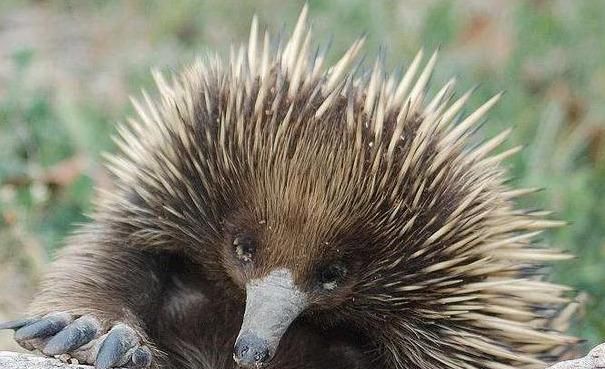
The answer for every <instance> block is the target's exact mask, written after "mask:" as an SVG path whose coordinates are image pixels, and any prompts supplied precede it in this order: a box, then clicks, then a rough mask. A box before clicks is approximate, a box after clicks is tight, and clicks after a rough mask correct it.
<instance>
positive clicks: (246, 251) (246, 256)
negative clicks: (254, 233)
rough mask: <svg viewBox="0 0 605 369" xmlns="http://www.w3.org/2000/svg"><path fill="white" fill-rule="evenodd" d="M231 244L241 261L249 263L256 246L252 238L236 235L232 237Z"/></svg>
mask: <svg viewBox="0 0 605 369" xmlns="http://www.w3.org/2000/svg"><path fill="white" fill-rule="evenodd" d="M233 246H234V247H235V255H236V256H237V258H238V259H240V260H241V261H242V262H243V263H249V262H251V261H252V257H253V256H254V252H255V251H256V246H255V244H254V240H252V238H250V237H248V236H237V237H235V238H234V239H233Z"/></svg>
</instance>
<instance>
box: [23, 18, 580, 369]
mask: <svg viewBox="0 0 605 369" xmlns="http://www.w3.org/2000/svg"><path fill="white" fill-rule="evenodd" d="M305 12H306V11H303V15H302V16H301V21H300V22H299V24H298V25H297V27H296V30H295V32H294V35H293V36H292V39H291V40H289V42H288V43H287V44H286V45H284V46H282V48H280V49H279V50H277V51H271V48H270V47H269V46H268V45H269V43H268V41H265V46H264V48H260V47H257V46H256V45H257V40H256V38H257V29H256V23H255V24H254V26H253V31H252V36H251V41H250V45H249V47H248V48H246V49H244V48H242V49H241V50H240V51H239V53H233V54H232V57H231V59H230V63H231V64H230V65H229V66H228V67H223V63H222V62H221V61H219V59H218V58H209V60H208V61H206V62H200V63H198V64H197V65H196V66H195V67H193V68H190V69H188V70H187V71H186V72H184V73H183V74H182V75H181V76H180V77H179V78H177V79H175V80H174V81H173V82H172V83H167V82H166V81H164V79H163V78H162V77H161V76H159V75H158V76H157V79H158V85H159V88H160V93H161V97H162V100H161V102H150V101H149V100H147V98H146V100H147V106H145V107H143V106H141V105H139V104H138V103H137V110H138V111H139V115H140V119H139V120H138V121H133V122H131V124H129V125H126V126H123V127H121V130H120V139H119V140H118V143H119V144H120V147H121V148H122V152H121V153H120V154H118V155H117V156H113V157H111V158H110V163H111V168H112V170H113V172H114V173H115V175H116V178H115V182H116V184H117V190H116V191H115V192H113V193H111V194H104V195H103V196H102V197H101V199H100V201H99V203H98V206H97V210H96V212H95V214H94V215H93V221H92V224H91V225H88V226H86V227H84V228H82V230H81V231H80V235H78V236H76V237H75V238H74V239H72V240H71V242H70V246H69V247H68V248H67V249H66V250H65V251H64V252H63V254H62V256H61V257H60V258H59V260H58V261H57V263H56V264H55V266H54V267H53V270H52V271H51V273H50V275H49V276H48V278H47V279H46V280H45V282H44V284H43V286H42V292H41V293H40V295H39V296H38V298H37V300H36V302H35V303H34V311H36V312H46V311H49V310H58V309H67V310H72V311H77V312H94V313H96V314H98V315H100V316H101V317H103V318H105V320H106V322H108V324H109V323H110V322H114V321H116V320H120V321H126V322H128V323H130V324H131V325H133V326H134V327H138V329H139V332H140V334H141V335H143V336H144V337H145V339H146V341H147V342H148V343H149V344H152V345H155V347H157V348H158V349H159V350H162V351H166V352H168V353H169V357H171V358H176V357H178V358H179V359H178V360H179V361H181V362H182V365H183V366H184V367H191V368H194V367H204V365H205V364H203V362H207V361H212V362H213V363H214V364H212V365H219V366H220V365H223V364H221V363H224V365H225V366H227V367H229V366H230V365H232V364H231V363H230V362H229V360H228V359H230V355H228V353H229V352H230V345H231V344H232V340H233V337H234V336H233V335H234V334H236V333H237V327H236V326H234V327H231V326H230V325H229V324H227V325H228V326H229V329H226V330H228V331H229V332H230V333H229V334H228V335H226V336H224V337H223V336H220V333H221V331H222V328H220V327H217V326H214V325H213V324H210V325H211V328H207V327H206V326H205V324H207V323H208V320H207V314H210V312H212V311H214V309H216V308H218V309H225V311H227V312H228V313H226V314H227V315H225V316H228V317H229V319H227V320H231V319H233V318H232V316H231V314H234V315H235V316H239V315H238V314H240V313H238V311H239V310H238V309H241V307H242V303H243V299H244V294H243V287H244V284H245V283H246V281H248V280H250V279H254V278H258V277H262V276H264V275H266V274H267V273H268V272H269V271H270V270H273V269H275V268H277V267H284V268H288V269H290V270H292V271H293V273H294V277H295V282H296V284H297V286H299V287H300V288H301V289H302V290H304V291H306V292H307V293H308V295H309V296H310V300H311V307H310V308H309V309H308V310H307V311H306V312H305V313H304V314H303V316H302V317H301V318H300V324H302V323H304V324H305V329H302V328H300V331H299V328H297V327H293V328H292V332H291V336H290V337H291V338H285V339H284V341H283V342H282V344H280V350H284V351H290V350H293V352H294V354H287V355H283V356H282V357H284V356H285V357H287V358H293V360H292V361H289V362H287V363H286V364H283V367H298V366H297V365H303V364H304V365H307V361H306V359H305V362H304V363H303V362H301V361H299V360H298V359H297V358H299V357H300V355H306V354H302V353H304V352H310V354H309V355H310V357H320V358H321V357H324V353H323V351H324V349H325V350H327V351H328V353H332V354H333V353H334V350H333V349H332V348H331V347H332V346H333V344H332V343H331V342H340V341H346V342H347V344H346V345H344V346H346V347H348V348H347V349H346V350H339V349H337V350H336V351H337V354H336V356H337V357H338V355H342V356H343V357H346V358H349V359H350V357H351V355H352V357H357V358H358V357H361V358H363V360H362V361H361V363H363V362H364V361H365V362H368V363H369V362H371V363H372V364H371V366H372V367H385V368H386V367H395V368H408V369H436V368H513V367H516V368H521V367H523V368H535V367H540V366H542V365H543V361H542V360H549V359H551V358H552V356H553V355H554V354H555V353H556V352H557V350H558V349H560V348H561V347H562V346H563V345H566V344H569V343H572V342H574V339H573V338H570V337H567V336H565V335H563V334H561V333H559V332H557V331H555V330H554V329H552V328H553V327H551V326H550V320H549V318H548V317H545V316H542V314H543V312H544V311H545V308H549V309H554V310H557V309H559V308H560V307H561V306H563V304H564V303H565V302H566V298H565V291H566V290H567V289H566V288H565V287H562V286H558V285H555V284H550V283H547V282H544V281H542V274H543V273H544V270H543V269H541V268H537V267H536V266H540V265H541V263H542V262H544V261H549V260H557V259H563V258H565V257H566V256H565V255H562V254H560V253H558V252H557V251H555V250H550V249H547V248H541V247H538V246H536V245H533V244H532V243H531V239H532V237H533V236H535V234H534V233H533V232H535V231H540V230H542V229H545V228H549V227H554V226H558V225H559V224H560V223H559V222H555V221H550V220H545V219H544V218H543V216H544V214H542V213H537V212H531V211H521V210H517V209H516V208H515V205H514V198H515V197H517V196H519V195H521V194H523V193H526V192H530V191H513V190H511V189H509V188H508V186H507V185H506V174H505V172H504V171H503V169H502V167H501V166H500V164H499V162H500V161H501V160H503V159H504V158H505V157H506V156H508V155H509V154H511V153H513V151H514V150H513V151H509V152H504V153H502V154H498V155H493V154H491V152H492V151H493V150H494V149H495V148H496V147H498V145H499V144H500V143H501V142H502V141H503V140H504V139H505V137H506V135H507V133H504V134H503V135H500V136H497V137H496V138H494V139H493V140H490V141H488V142H486V143H485V144H484V145H482V146H478V147H476V148H473V149H470V148H469V147H468V146H469V145H468V144H467V141H468V136H469V135H470V134H471V133H472V131H473V130H474V127H475V125H476V123H477V122H479V121H480V120H481V119H482V118H483V117H484V115H485V114H486V112H487V111H488V110H489V109H490V108H491V107H492V106H493V105H494V103H495V102H496V101H497V99H498V97H499V96H497V97H495V98H494V99H492V100H490V101H489V102H488V103H486V104H485V105H484V106H482V107H480V108H479V109H478V110H477V111H476V112H474V113H472V114H470V115H469V116H466V117H463V118H460V119H458V118H459V111H460V109H461V108H462V107H463V106H464V103H465V102H466V99H467V98H468V94H466V95H464V96H462V97H461V98H460V99H459V100H457V101H454V102H453V103H452V101H451V97H452V93H451V87H452V85H453V83H449V84H448V85H447V86H446V87H445V88H444V89H443V90H442V91H441V92H439V93H438V95H437V96H436V98H434V100H432V101H428V100H427V99H426V96H425V91H426V85H427V82H428V79H429V76H430V73H431V71H432V68H433V65H434V62H435V57H433V58H431V59H430V60H429V62H428V66H427V67H426V68H425V69H424V70H423V71H421V72H420V73H419V74H417V73H416V72H417V71H418V69H417V68H418V65H419V64H418V62H419V60H420V59H421V58H422V57H421V55H419V57H417V58H416V59H415V61H414V62H413V63H412V65H411V67H410V69H409V71H408V73H407V74H406V75H405V76H404V77H403V80H402V82H401V83H396V82H395V80H394V79H393V77H390V76H389V77H390V78H387V79H385V78H384V77H383V74H382V72H381V66H380V63H378V62H377V63H376V66H375V67H374V70H373V71H372V73H371V74H370V75H361V74H356V73H354V72H352V71H350V70H349V67H348V66H349V65H351V64H352V62H353V60H354V57H355V54H356V53H357V51H358V49H359V47H360V46H361V42H357V43H355V44H354V46H353V47H352V48H351V50H350V51H349V53H347V54H346V55H345V56H344V57H343V59H342V60H341V61H340V62H339V63H337V64H336V65H335V66H334V67H332V68H331V69H329V70H328V71H327V72H326V71H325V70H324V69H323V68H322V67H321V66H320V63H321V61H323V58H324V56H319V57H316V58H311V57H309V55H310V53H309V37H308V33H307V29H306V26H305V19H304V18H305ZM266 39H267V38H266ZM267 40H268V39H267ZM452 122H458V124H457V125H454V124H452ZM238 234H245V235H246V236H247V237H251V238H252V239H253V240H254V242H255V243H256V245H257V246H258V251H257V255H256V256H255V259H254V265H253V267H242V266H241V265H240V264H239V263H238V261H237V260H236V258H234V255H233V246H232V240H233V237H235V236H236V235H238ZM170 260H178V261H179V263H181V264H171V262H172V261H170ZM335 260H339V261H343V262H345V263H346V265H347V266H348V268H349V273H348V274H347V277H346V279H345V280H344V282H343V284H342V285H341V286H339V288H337V289H335V290H334V291H330V293H327V292H325V291H319V290H317V289H316V287H315V286H316V279H317V271H318V269H319V268H321V266H322V265H325V264H327V263H330V262H332V261H335ZM185 266H187V268H192V269H193V270H194V271H195V273H193V274H192V275H190V276H188V278H190V279H191V280H192V282H191V285H188V286H187V290H188V291H190V292H191V294H188V293H185V294H182V295H178V296H174V294H175V293H176V292H175V291H177V290H178V289H176V287H175V283H176V282H175V280H174V278H175V274H176V273H177V272H179V270H180V269H181V268H183V267H185ZM528 270H531V273H530V275H528V274H527V271H528ZM205 289H211V290H212V291H213V292H212V293H210V295H209V296H212V297H211V298H210V299H211V300H213V301H214V300H217V301H220V304H218V305H217V304H216V303H210V304H211V305H212V308H209V310H208V311H206V310H204V309H202V310H201V311H195V310H194V311H189V310H188V309H187V308H186V307H185V306H181V304H183V305H187V303H188V302H189V299H195V298H197V297H196V296H197V294H198V293H205V292H204V290H205ZM166 310H168V311H172V313H169V314H167V315H158V314H164V311H166ZM232 311H233V313H232ZM159 312H161V313H159ZM213 314H214V313H213ZM179 319H181V320H182V321H183V322H186V323H184V324H183V325H179V324H177V322H178V321H179ZM158 321H160V323H162V324H168V325H169V326H170V325H175V324H176V325H175V326H174V327H173V328H170V327H168V328H167V327H165V326H163V325H162V324H159V323H158ZM186 324H190V325H191V327H192V329H194V332H197V331H196V330H195V329H196V327H197V328H199V332H201V335H202V336H204V335H210V336H211V337H210V338H209V337H208V336H204V337H201V338H200V335H199V334H197V333H193V334H194V337H191V336H190V335H189V333H188V332H189V331H183V329H182V327H183V326H185V327H188V325H186ZM216 324H217V325H219V326H220V324H222V323H216ZM202 327H203V328H202ZM320 327H321V328H320ZM231 328H233V331H231ZM175 329H176V330H175ZM167 332H168V333H167ZM213 332H216V333H217V334H219V336H213V334H214V333H213ZM309 332H310V333H309ZM299 335H300V337H303V338H302V339H299V338H298V337H299ZM306 335H310V336H309V337H312V338H311V339H307V338H304V337H307V336H306ZM326 336H329V337H330V340H329V341H326V339H325V338H322V337H326ZM334 337H337V338H338V339H336V338H334ZM351 337H352V338H351ZM305 343H308V344H309V346H308V348H309V350H308V351H306V350H307V348H306V344H305ZM209 345H210V346H212V347H216V348H217V349H216V351H215V350H214V348H212V349H210V350H209V351H208V350H207V348H208V346H209ZM339 347H340V346H339ZM322 348H323V349H322ZM200 350H201V351H200ZM204 350H206V351H204ZM208 355H209V357H208ZM216 355H218V356H216ZM225 355H226V356H229V357H228V358H226V357H225ZM326 355H328V354H326ZM326 357H328V356H326ZM213 360H218V362H219V364H216V362H214V361H213ZM223 360H226V361H223ZM276 360H278V361H277V362H279V360H280V359H279V357H278V358H276ZM343 360H344V359H343ZM312 362H313V361H312V360H311V361H309V363H312ZM326 362H328V363H330V365H332V362H331V361H329V360H327V361H326ZM340 362H342V361H340V360H335V361H334V363H340ZM324 363H325V362H322V361H321V360H320V362H319V363H318V364H317V365H318V366H319V367H321V365H323V364H324ZM275 365H277V366H278V367H281V365H282V364H275ZM360 365H361V364H360ZM308 367H317V366H315V364H309V366H308Z"/></svg>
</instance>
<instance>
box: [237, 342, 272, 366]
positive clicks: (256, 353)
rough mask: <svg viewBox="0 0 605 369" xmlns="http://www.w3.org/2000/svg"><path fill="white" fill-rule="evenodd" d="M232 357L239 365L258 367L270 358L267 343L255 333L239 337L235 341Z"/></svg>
mask: <svg viewBox="0 0 605 369" xmlns="http://www.w3.org/2000/svg"><path fill="white" fill-rule="evenodd" d="M233 358H234V359H235V361H236V362H237V363H238V364H239V365H240V366H243V367H258V365H259V364H263V363H266V362H267V361H269V359H270V354H269V347H268V344H267V342H266V341H265V340H263V339H261V338H259V337H257V336H255V335H249V336H248V335H247V336H244V337H240V338H239V339H238V340H237V342H236V343H235V348H234V355H233Z"/></svg>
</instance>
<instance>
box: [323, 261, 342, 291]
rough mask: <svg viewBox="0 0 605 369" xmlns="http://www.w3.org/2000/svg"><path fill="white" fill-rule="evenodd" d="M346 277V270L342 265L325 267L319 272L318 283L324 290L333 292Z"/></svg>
mask: <svg viewBox="0 0 605 369" xmlns="http://www.w3.org/2000/svg"><path fill="white" fill-rule="evenodd" d="M346 275H347V268H346V267H345V266H344V265H343V264H342V263H339V262H338V263H334V264H330V265H327V266H325V267H323V268H321V269H320V270H319V283H320V285H321V288H323V289H324V290H333V289H335V288H336V287H338V284H339V283H340V282H341V281H342V280H343V279H344V277H345V276H346Z"/></svg>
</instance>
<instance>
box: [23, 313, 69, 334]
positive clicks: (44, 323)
mask: <svg viewBox="0 0 605 369" xmlns="http://www.w3.org/2000/svg"><path fill="white" fill-rule="evenodd" d="M71 321H72V317H71V315H70V314H68V313H57V314H53V315H47V316H45V317H43V318H42V319H40V320H38V321H36V322H34V323H32V324H30V325H26V326H24V327H22V328H19V329H18V330H17V331H16V332H15V340H17V341H24V340H30V339H33V338H43V337H49V336H52V335H54V334H55V333H57V332H59V331H60V330H62V329H63V328H65V326H67V325H68V324H69V323H70V322H71Z"/></svg>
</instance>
